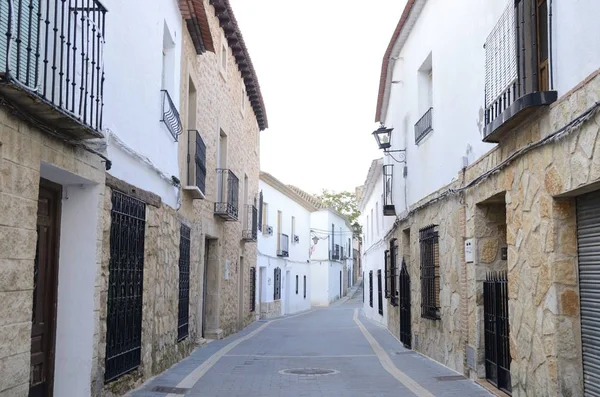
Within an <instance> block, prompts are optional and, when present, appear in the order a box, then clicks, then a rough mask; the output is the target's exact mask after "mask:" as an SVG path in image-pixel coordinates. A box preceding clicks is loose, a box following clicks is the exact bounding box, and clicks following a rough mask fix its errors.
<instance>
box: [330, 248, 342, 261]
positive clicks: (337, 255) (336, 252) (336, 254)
mask: <svg viewBox="0 0 600 397" xmlns="http://www.w3.org/2000/svg"><path fill="white" fill-rule="evenodd" d="M331 259H332V260H335V261H339V260H340V245H339V244H334V246H333V251H331Z"/></svg>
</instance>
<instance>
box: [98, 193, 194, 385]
mask: <svg viewBox="0 0 600 397" xmlns="http://www.w3.org/2000/svg"><path fill="white" fill-rule="evenodd" d="M138 191H139V189H138ZM112 193H113V189H112V188H111V187H109V186H107V187H106V192H105V195H104V197H105V199H104V211H103V230H102V232H103V244H102V250H103V253H102V265H101V270H100V274H99V277H98V280H97V283H98V286H97V288H98V289H99V297H98V305H99V306H98V308H99V313H98V330H99V332H98V334H97V343H96V357H97V360H96V365H95V367H94V369H93V373H92V394H93V395H95V396H120V395H122V394H123V393H125V392H126V391H128V390H130V389H132V388H134V387H136V386H138V385H140V384H141V383H142V382H143V381H144V380H146V379H148V378H150V377H152V376H153V375H156V374H158V373H160V372H162V371H164V370H166V369H167V368H169V367H170V366H172V365H173V364H175V363H176V362H178V361H180V360H181V359H183V358H184V357H186V356H188V355H189V354H190V353H191V351H192V349H193V348H194V347H195V346H196V342H197V339H198V321H197V313H199V312H200V310H199V309H200V307H201V306H200V305H201V300H199V299H198V297H197V296H198V291H199V289H200V288H199V286H201V285H202V281H203V272H202V271H201V269H202V268H201V263H200V256H199V254H200V238H199V237H200V230H199V226H198V225H194V224H192V223H190V222H189V221H188V220H186V219H185V218H182V217H181V216H180V215H179V214H178V213H177V211H175V210H174V209H172V208H170V207H168V206H166V205H163V204H160V206H158V207H157V206H155V205H151V204H148V203H147V205H146V228H145V229H146V232H145V241H144V279H143V285H144V289H143V298H142V351H141V356H142V358H141V363H140V366H139V368H138V369H137V370H135V371H133V372H131V373H130V374H127V375H124V376H122V377H120V378H119V379H117V380H115V381H114V382H111V383H108V384H106V385H105V384H104V367H105V359H106V334H107V329H106V325H107V322H106V319H107V300H108V281H109V276H110V274H109V263H110V230H111V221H110V220H111V197H112ZM182 223H183V224H186V225H187V226H189V227H190V228H191V247H190V306H189V336H188V337H187V338H186V339H184V340H182V341H180V342H178V341H177V328H178V308H179V256H180V255H179V243H180V227H181V224H182Z"/></svg>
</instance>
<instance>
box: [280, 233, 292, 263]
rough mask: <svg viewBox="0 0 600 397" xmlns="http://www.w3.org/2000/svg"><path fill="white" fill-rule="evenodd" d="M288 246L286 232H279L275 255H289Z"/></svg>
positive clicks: (288, 240)
mask: <svg viewBox="0 0 600 397" xmlns="http://www.w3.org/2000/svg"><path fill="white" fill-rule="evenodd" d="M289 247H290V238H289V236H288V235H287V234H283V233H279V248H278V249H277V256H281V257H283V258H287V257H288V256H290V253H289Z"/></svg>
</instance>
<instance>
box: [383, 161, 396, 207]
mask: <svg viewBox="0 0 600 397" xmlns="http://www.w3.org/2000/svg"><path fill="white" fill-rule="evenodd" d="M393 187H394V165H393V164H387V165H384V166H383V215H384V216H396V206H395V205H394V189H393Z"/></svg>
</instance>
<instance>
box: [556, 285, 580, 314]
mask: <svg viewBox="0 0 600 397" xmlns="http://www.w3.org/2000/svg"><path fill="white" fill-rule="evenodd" d="M560 308H561V314H563V315H565V316H569V317H575V316H578V315H579V294H577V291H575V290H573V289H570V288H569V289H566V290H564V291H563V292H562V293H561V294H560Z"/></svg>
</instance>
